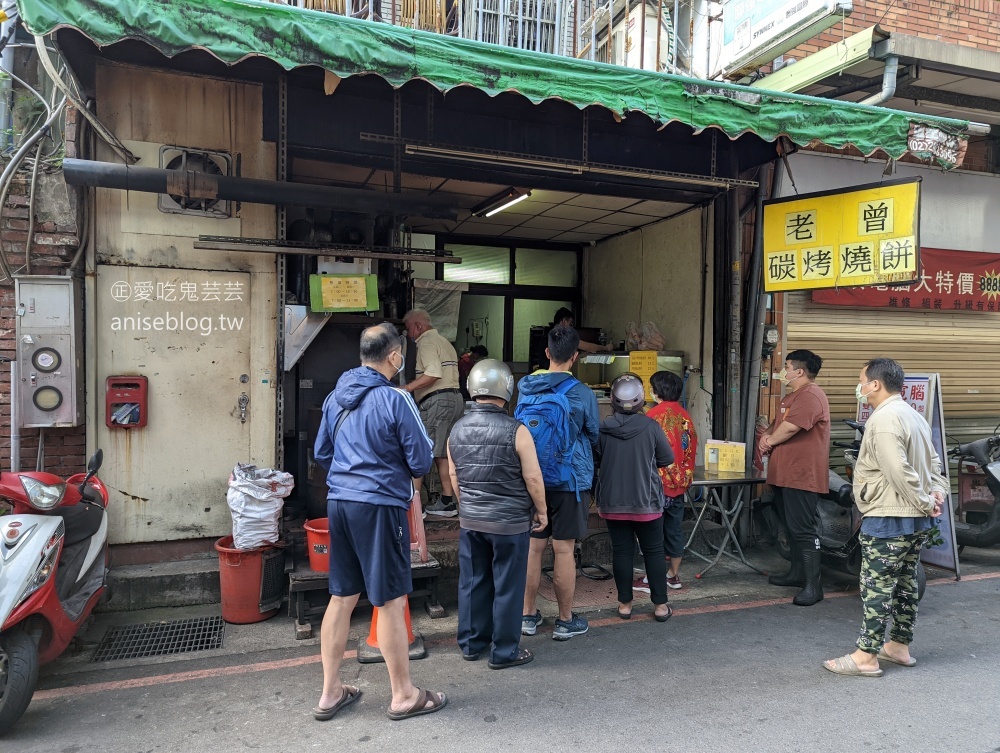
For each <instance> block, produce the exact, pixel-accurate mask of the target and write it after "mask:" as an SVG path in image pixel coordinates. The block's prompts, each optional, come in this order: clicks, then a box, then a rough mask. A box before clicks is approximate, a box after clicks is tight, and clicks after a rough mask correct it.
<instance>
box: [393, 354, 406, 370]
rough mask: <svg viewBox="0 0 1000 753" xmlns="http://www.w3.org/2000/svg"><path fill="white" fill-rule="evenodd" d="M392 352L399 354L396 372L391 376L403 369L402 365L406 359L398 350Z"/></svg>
mask: <svg viewBox="0 0 1000 753" xmlns="http://www.w3.org/2000/svg"><path fill="white" fill-rule="evenodd" d="M393 352H394V353H396V354H397V355H398V356H399V368H398V369H396V373H395V374H393V376H397V375H398V374H399V373H401V372H402V371H403V367H404V366H406V359H405V358H403V354H402V353H400V352H399V351H398V350H395V351H393Z"/></svg>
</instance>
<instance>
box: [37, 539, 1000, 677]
mask: <svg viewBox="0 0 1000 753" xmlns="http://www.w3.org/2000/svg"><path fill="white" fill-rule="evenodd" d="M748 559H749V560H750V561H751V562H753V563H754V564H755V565H757V566H758V567H760V568H761V569H763V570H765V571H769V572H771V571H778V572H781V571H782V569H783V568H786V567H787V563H785V562H784V560H782V559H781V557H780V556H779V555H778V554H777V553H776V552H775V550H773V549H770V548H763V547H756V548H754V549H751V550H749V551H748ZM703 566H704V563H701V562H700V561H699V560H697V559H696V558H693V557H692V558H686V559H685V561H684V564H683V565H682V568H681V579H682V582H683V583H684V588H682V589H681V590H678V591H673V590H672V591H670V593H669V597H670V604H671V605H672V606H673V608H674V610H675V612H677V613H681V612H685V611H689V612H693V613H705V612H713V611H719V610H725V609H726V608H727V607H728V606H730V605H737V604H739V605H746V604H760V605H762V606H763V605H768V604H780V603H783V602H785V601H788V602H790V601H791V598H792V596H794V595H795V589H790V588H777V587H775V586H771V585H769V584H768V583H767V578H766V577H765V576H763V575H760V574H758V573H756V572H754V571H752V570H750V569H748V568H745V567H743V566H742V565H740V564H738V563H735V562H731V561H729V560H726V559H723V560H722V561H720V563H719V564H718V565H717V566H715V567H714V568H712V570H710V571H709V572H708V574H707V575H705V577H704V578H702V579H700V580H699V579H695V578H694V574H695V573H696V572H698V571H699V570H700V569H701V568H702V567H703ZM962 569H963V575H967V576H971V575H975V574H985V573H992V572H1000V547H998V548H995V549H988V550H976V549H966V550H965V552H964V553H963V555H962ZM927 572H928V580H929V581H935V580H949V579H952V578H953V577H954V576H953V575H952V574H951V573H949V572H946V571H943V570H938V569H936V568H928V569H927ZM824 590H825V592H826V594H827V596H828V598H835V597H836V596H837V595H838V594H839V595H846V594H853V593H856V591H857V583H856V581H853V580H852V579H850V578H848V577H846V576H840V575H838V574H836V573H834V572H831V571H828V570H827V571H824ZM546 595H549V596H550V597H551V585H550V584H547V583H546V579H545V578H544V577H543V586H542V589H541V592H540V596H539V608H540V610H541V612H542V615H543V617H544V618H545V622H544V624H543V625H542V626H541V628H540V629H541V631H542V632H549V631H551V629H552V621H553V619H554V618H555V617H556V616H557V612H558V610H557V606H556V603H555V601H554V599H550V598H545V596H546ZM441 599H442V603H443V604H444V605H445V608H446V609H447V613H448V614H447V616H446V617H444V618H442V619H436V620H435V619H431V618H430V617H428V616H427V615H426V613H425V612H424V610H423V607H422V604H421V603H420V602H419V600H417V601H416V602H415V603H414V604H413V605H412V608H411V614H412V619H413V628H414V631H415V632H418V633H420V634H422V635H423V636H424V638H425V639H426V640H427V641H428V643H429V644H430V645H434V646H452V645H453V641H454V636H455V633H456V626H457V617H456V611H457V610H456V590H455V584H454V582H453V581H451V582H449V581H445V582H444V583H443V584H442V588H441ZM616 605H617V597H616V594H615V588H614V584H613V582H612V581H611V580H606V581H593V580H589V579H587V578H584V577H582V576H580V577H578V580H577V598H576V606H575V609H576V610H577V611H578V612H580V613H582V614H585V615H587V617H588V619H590V620H591V621H595V620H596V621H603V620H608V621H615V622H617V618H615V608H616ZM634 609H635V614H636V617H635V618H633V619H634V620H638V619H640V618H641V617H642V616H643V615H645V614H646V613H650V614H651V613H652V605H651V604H650V602H649V597H648V595H646V594H640V593H636V594H635V607H634ZM219 614H221V607H220V605H218V604H215V605H207V606H197V607H179V608H169V609H149V610H140V611H135V612H118V613H104V614H98V615H96V616H95V617H94V621H93V622H92V623H91V625H90V626H89V627H88V629H87V630H86V631H85V632H84V633H83V635H82V636H81V637H80V639H79V640H78V642H77V645H76V647H75V650H73V649H72V648H71V650H69V651H67V652H66V653H65V654H64V655H63V656H62V657H60V658H59V659H58V660H57V661H56V662H54V663H53V664H50V665H48V666H47V667H43V668H42V674H41V678H40V682H39V687H40V688H45V687H52V686H62V685H65V684H67V682H73V679H72V678H71V676H72V675H76V674H80V673H83V674H86V675H90V674H91V673H94V672H111V673H117V672H121V671H124V670H126V669H129V668H135V667H156V666H159V665H164V664H174V663H176V664H178V665H183V664H184V663H185V662H189V661H194V660H199V659H207V658H213V657H218V658H219V660H220V661H223V662H225V661H226V660H225V658H224V657H237V658H242V659H244V660H249V659H250V657H253V656H255V655H259V654H261V653H264V652H273V651H281V652H283V653H284V654H286V655H294V656H306V655H314V654H316V653H317V652H318V649H319V637H318V636H319V629H318V628H319V620H318V618H316V619H315V620H314V623H313V624H314V626H315V629H314V631H313V635H314V637H313V638H310V639H306V640H296V639H295V630H294V623H293V620H292V618H291V617H289V616H288V612H287V605H283V606H282V610H281V611H280V612H279V613H278V614H277V615H276V616H275V617H272V618H271V619H270V620H267V621H265V622H261V623H256V624H252V625H232V624H227V625H226V634H225V642H224V645H223V647H222V648H221V649H213V650H207V651H195V652H190V653H182V654H171V655H167V656H156V657H148V658H138V659H123V660H115V661H110V662H91V661H90V659H91V657H92V655H93V653H94V651H95V649H96V648H97V646H98V644H99V643H100V641H101V640H102V639H103V637H104V635H105V633H106V632H107V631H108V629H109V628H112V627H115V626H118V625H131V624H139V623H147V622H156V621H161V620H178V619H183V618H187V617H204V616H214V615H219ZM370 620H371V609H370V608H367V607H365V608H361V607H359V608H358V609H357V610H356V611H355V616H354V619H353V621H352V626H351V637H350V641H349V643H348V648H349V649H352V648H354V647H355V645H356V641H357V640H358V639H361V640H364V638H365V637H367V635H368V628H369V624H370ZM161 669H162V667H161Z"/></svg>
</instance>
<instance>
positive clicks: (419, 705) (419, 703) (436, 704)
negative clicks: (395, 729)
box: [385, 689, 448, 722]
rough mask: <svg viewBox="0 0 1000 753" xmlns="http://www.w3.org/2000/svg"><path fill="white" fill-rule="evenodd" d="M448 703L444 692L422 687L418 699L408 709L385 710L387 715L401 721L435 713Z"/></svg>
mask: <svg viewBox="0 0 1000 753" xmlns="http://www.w3.org/2000/svg"><path fill="white" fill-rule="evenodd" d="M428 701H430V704H431V705H430V706H428V705H427V702H428ZM447 705H448V696H446V695H445V694H444V693H438V692H436V691H433V690H423V689H421V690H420V692H419V693H418V694H417V700H415V701H414V702H413V705H412V706H410V708H408V709H407V710H406V711H393V710H392V709H389V710H388V711H386V712H385V715H386V716H387V717H389V718H390V719H392V721H394V722H399V721H402V720H403V719H412V718H413V717H415V716H423V715H424V714H433V713H434V712H435V711H440V710H441V709H443V708H444V707H445V706H447Z"/></svg>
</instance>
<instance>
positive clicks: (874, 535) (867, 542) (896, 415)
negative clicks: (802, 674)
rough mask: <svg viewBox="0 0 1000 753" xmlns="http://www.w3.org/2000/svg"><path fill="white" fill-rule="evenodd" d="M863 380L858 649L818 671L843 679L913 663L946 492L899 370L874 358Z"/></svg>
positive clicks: (857, 490) (857, 476)
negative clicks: (930, 545) (919, 579)
mask: <svg viewBox="0 0 1000 753" xmlns="http://www.w3.org/2000/svg"><path fill="white" fill-rule="evenodd" d="M860 377H861V380H860V382H859V384H858V386H857V390H856V395H857V398H858V401H860V402H867V403H870V404H871V405H872V407H873V408H874V410H873V411H872V415H871V417H870V418H869V419H868V423H867V424H866V425H865V433H864V438H863V439H862V441H861V450H860V451H859V453H858V461H857V463H856V464H855V466H854V500H855V502H856V504H857V506H858V510H860V511H861V514H862V515H863V516H864V520H863V521H862V523H861V533H860V534H859V540H860V542H861V581H860V585H861V600H862V602H863V605H864V616H863V622H862V626H861V635H860V636H859V637H858V643H857V650H856V651H854V653H852V654H847V655H846V656H841V657H839V658H837V659H830V660H828V661H826V662H824V663H823V666H824V667H825V668H826V669H828V670H830V671H831V672H834V673H836V674H841V675H856V676H862V677H881V676H882V669H881V667H880V666H879V660H880V659H881V660H882V661H886V662H889V663H891V664H898V665H900V666H903V667H913V666H916V663H917V660H916V659H914V658H913V657H912V656H910V643H911V642H912V641H913V626H914V624H915V623H916V619H917V605H918V603H919V597H918V596H917V583H916V567H917V563H918V562H919V560H920V551H921V549H923V546H924V542H925V541H926V540H927V535H928V531H929V530H930V529H931V528H932V527H933V525H934V524H933V521H932V518H936V517H938V516H939V515H941V509H942V507H943V506H944V501H945V498H946V495H947V494H948V491H949V490H948V482H947V481H946V480H945V478H944V477H943V476H942V475H941V458H940V457H938V454H937V452H935V450H934V443H933V440H932V438H931V430H930V426H929V425H928V423H927V421H926V420H925V419H924V417H923V416H921V415H920V414H919V413H917V412H916V411H915V410H914V409H913V408H912V407H910V405H909V404H908V403H906V402H905V401H904V400H903V398H902V397H901V395H900V393H901V391H902V389H903V379H904V374H903V368H902V367H901V366H900V365H899V364H898V363H896V362H895V361H893V360H891V359H888V358H874V359H872V360H871V361H869V362H868V363H866V364H865V366H864V368H863V369H862V370H861V375H860ZM890 617H891V618H892V627H891V628H889V640H888V641H886V640H885V632H886V628H887V627H888V625H889V620H890Z"/></svg>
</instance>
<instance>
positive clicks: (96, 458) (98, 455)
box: [87, 449, 104, 473]
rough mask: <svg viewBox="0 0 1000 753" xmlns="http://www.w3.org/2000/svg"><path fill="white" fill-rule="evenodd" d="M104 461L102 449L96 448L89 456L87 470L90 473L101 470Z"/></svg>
mask: <svg viewBox="0 0 1000 753" xmlns="http://www.w3.org/2000/svg"><path fill="white" fill-rule="evenodd" d="M103 462H104V450H101V449H98V451H97V452H95V453H94V454H93V455H91V456H90V462H89V463H87V470H88V471H89V472H90V473H97V472H98V471H99V470H101V464H102V463H103Z"/></svg>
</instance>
